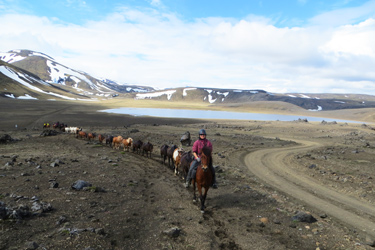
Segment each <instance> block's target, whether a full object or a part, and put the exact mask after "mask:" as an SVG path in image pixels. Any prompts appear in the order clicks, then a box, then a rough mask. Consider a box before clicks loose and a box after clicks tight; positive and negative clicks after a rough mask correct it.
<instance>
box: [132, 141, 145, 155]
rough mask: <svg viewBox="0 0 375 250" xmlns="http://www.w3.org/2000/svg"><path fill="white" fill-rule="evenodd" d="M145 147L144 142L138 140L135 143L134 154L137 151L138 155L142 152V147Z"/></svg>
mask: <svg viewBox="0 0 375 250" xmlns="http://www.w3.org/2000/svg"><path fill="white" fill-rule="evenodd" d="M142 145H143V142H142V141H141V140H138V141H136V142H134V143H133V153H134V152H135V151H137V154H139V153H140V152H141V147H142Z"/></svg>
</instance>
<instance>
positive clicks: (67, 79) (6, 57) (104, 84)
mask: <svg viewBox="0 0 375 250" xmlns="http://www.w3.org/2000/svg"><path fill="white" fill-rule="evenodd" d="M0 60H2V61H4V62H6V63H10V64H12V65H14V66H16V67H19V68H21V69H23V70H26V71H28V72H30V73H32V74H34V75H36V76H38V77H39V78H40V79H41V80H44V81H45V82H46V83H50V84H58V85H61V86H66V87H68V89H69V88H72V89H71V91H73V92H76V93H79V94H83V95H86V96H106V97H108V96H114V95H118V94H119V93H132V92H147V91H152V90H153V88H151V87H143V86H130V85H120V84H118V83H116V82H114V81H110V80H107V79H98V78H95V77H93V76H91V75H89V74H87V73H85V72H82V71H79V70H75V69H71V68H69V67H67V66H64V65H62V64H60V63H58V62H57V61H55V60H54V59H53V58H52V57H50V56H48V55H46V54H43V53H40V52H35V51H30V50H12V51H9V52H6V53H2V52H0ZM118 92H119V93H118Z"/></svg>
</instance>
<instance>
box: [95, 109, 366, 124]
mask: <svg viewBox="0 0 375 250" xmlns="http://www.w3.org/2000/svg"><path fill="white" fill-rule="evenodd" d="M99 112H105V113H115V114H125V115H132V116H152V117H164V118H189V119H207V120H212V119H226V120H257V121H295V120H298V119H307V120H308V121H311V122H321V121H323V120H324V121H326V122H332V121H336V122H342V123H361V122H359V121H350V120H338V119H330V118H321V117H313V116H296V115H278V114H259V113H243V112H230V111H212V110H190V109H157V108H115V109H105V110H99ZM311 112H314V111H311Z"/></svg>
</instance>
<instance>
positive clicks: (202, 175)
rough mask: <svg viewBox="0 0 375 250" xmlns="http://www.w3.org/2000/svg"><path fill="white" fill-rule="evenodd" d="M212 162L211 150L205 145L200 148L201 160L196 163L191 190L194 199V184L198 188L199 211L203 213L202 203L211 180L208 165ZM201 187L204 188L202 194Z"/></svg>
mask: <svg viewBox="0 0 375 250" xmlns="http://www.w3.org/2000/svg"><path fill="white" fill-rule="evenodd" d="M211 164H212V157H211V150H210V149H209V148H207V147H204V148H203V149H202V155H201V162H200V163H199V165H198V169H197V173H196V177H195V178H196V179H195V180H194V179H193V192H194V197H193V199H194V201H195V200H196V198H197V197H196V195H195V186H197V188H198V192H199V199H200V201H201V212H202V213H204V209H205V206H204V203H205V201H206V197H207V192H208V190H209V189H210V186H211V185H212V182H213V178H212V177H213V176H212V172H211V170H210V168H209V166H210V165H211ZM202 188H204V193H203V194H202Z"/></svg>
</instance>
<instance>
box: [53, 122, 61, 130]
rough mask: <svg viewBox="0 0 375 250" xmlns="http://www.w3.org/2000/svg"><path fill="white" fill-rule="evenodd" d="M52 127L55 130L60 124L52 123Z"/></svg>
mask: <svg viewBox="0 0 375 250" xmlns="http://www.w3.org/2000/svg"><path fill="white" fill-rule="evenodd" d="M52 127H53V128H54V129H56V128H60V122H56V123H54V124H53V125H52Z"/></svg>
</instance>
